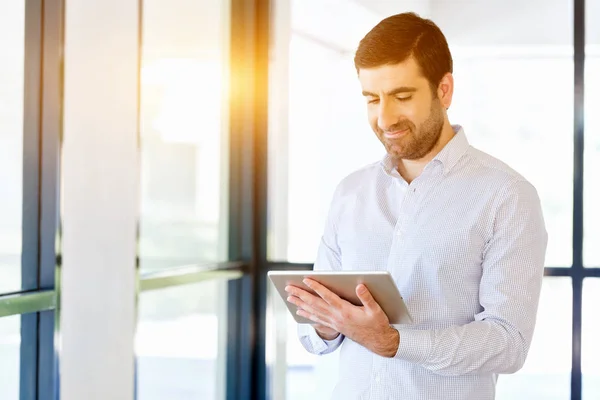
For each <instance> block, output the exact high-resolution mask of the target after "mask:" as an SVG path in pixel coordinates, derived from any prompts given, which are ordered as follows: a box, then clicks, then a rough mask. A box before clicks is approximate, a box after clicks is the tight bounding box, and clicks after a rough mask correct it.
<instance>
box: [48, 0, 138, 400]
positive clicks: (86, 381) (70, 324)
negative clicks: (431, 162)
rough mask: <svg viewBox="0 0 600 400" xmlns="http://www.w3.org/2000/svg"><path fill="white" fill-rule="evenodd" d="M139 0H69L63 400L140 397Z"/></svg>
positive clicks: (64, 159) (64, 163)
mask: <svg viewBox="0 0 600 400" xmlns="http://www.w3.org/2000/svg"><path fill="white" fill-rule="evenodd" d="M138 3H139V2H138V0H102V1H99V0H93V1H82V0H66V5H65V6H66V15H65V59H64V73H65V81H64V114H63V115H64V145H63V152H62V193H61V207H62V210H61V215H62V233H63V236H62V254H63V265H62V291H61V299H60V324H61V326H60V344H59V349H60V390H61V400H82V399H85V400H96V399H98V400H108V399H110V400H130V399H133V396H134V350H133V338H134V330H135V322H136V316H135V301H136V270H135V256H136V223H137V214H138V203H139V202H138V184H139V182H138V175H139V171H138V169H139V165H138V164H139V162H138V157H139V154H138V140H137V137H138V74H139V72H138V71H139V67H138V52H139V51H138V46H139V40H138V36H139V34H138V28H139V26H138V25H139V24H138V14H139V10H138Z"/></svg>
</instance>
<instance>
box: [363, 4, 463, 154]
mask: <svg viewBox="0 0 600 400" xmlns="http://www.w3.org/2000/svg"><path fill="white" fill-rule="evenodd" d="M354 65H355V67H356V70H357V72H358V76H359V80H360V83H361V86H362V90H363V95H364V96H365V98H366V100H367V103H368V115H369V123H370V124H371V127H372V128H373V130H374V131H375V133H376V134H377V136H378V138H379V140H381V142H382V143H383V145H384V146H385V148H386V150H387V151H388V153H389V154H390V155H391V156H392V157H393V158H395V159H409V160H417V159H420V158H422V157H424V156H425V155H427V154H428V153H429V152H430V151H431V150H432V149H433V148H434V147H435V145H436V144H437V143H438V140H439V138H440V135H441V133H442V129H443V127H444V123H445V121H446V119H447V116H446V110H447V109H448V107H449V106H450V103H451V101H452V92H453V86H454V83H453V79H452V56H451V54H450V50H449V48H448V43H447V42H446V38H445V37H444V35H443V34H442V32H441V31H440V29H439V28H438V27H437V26H436V25H435V24H434V23H433V22H432V21H430V20H427V19H423V18H420V17H419V16H417V15H416V14H414V13H405V14H398V15H394V16H391V17H389V18H386V19H384V20H383V21H381V22H380V23H379V24H377V26H375V27H374V28H373V29H372V30H371V31H370V32H369V33H368V34H367V35H366V36H365V37H364V38H363V39H362V40H361V41H360V44H359V46H358V49H357V51H356V55H355V57H354Z"/></svg>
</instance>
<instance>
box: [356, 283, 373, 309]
mask: <svg viewBox="0 0 600 400" xmlns="http://www.w3.org/2000/svg"><path fill="white" fill-rule="evenodd" d="M356 295H357V296H358V298H359V299H360V301H361V302H362V303H363V306H365V307H366V308H371V309H372V308H376V307H377V306H378V304H377V302H376V301H375V299H374V298H373V296H372V295H371V292H369V290H368V289H367V287H366V286H365V285H363V284H362V283H361V284H360V285H358V286H357V287H356Z"/></svg>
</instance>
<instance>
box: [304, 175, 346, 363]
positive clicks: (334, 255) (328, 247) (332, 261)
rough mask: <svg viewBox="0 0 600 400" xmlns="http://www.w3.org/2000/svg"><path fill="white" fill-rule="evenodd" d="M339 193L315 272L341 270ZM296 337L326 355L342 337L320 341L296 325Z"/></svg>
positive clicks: (308, 328) (306, 326) (306, 328)
mask: <svg viewBox="0 0 600 400" xmlns="http://www.w3.org/2000/svg"><path fill="white" fill-rule="evenodd" d="M338 191H339V187H338V189H336V192H335V193H334V195H333V200H332V202H331V206H330V209H329V213H328V215H327V220H326V223H325V229H324V231H323V235H322V237H321V242H320V244H319V248H318V251H317V258H316V260H315V264H314V268H313V269H314V270H315V271H338V270H341V269H342V256H341V251H340V248H339V246H338V244H337V224H336V219H337V217H336V215H337V211H338V210H337V207H336V200H337V197H338V196H337V194H338ZM298 337H299V339H300V343H301V344H302V346H303V347H304V348H305V349H306V350H307V351H308V352H310V353H313V354H327V353H331V352H332V351H334V350H336V349H337V348H338V347H339V346H340V345H341V344H342V342H343V340H344V335H342V334H340V335H339V336H338V337H337V338H335V339H333V340H324V339H322V338H321V337H320V336H319V335H318V334H317V332H316V331H315V329H314V328H313V327H312V326H311V325H309V324H298Z"/></svg>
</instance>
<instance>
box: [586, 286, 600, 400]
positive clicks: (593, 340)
mask: <svg viewBox="0 0 600 400" xmlns="http://www.w3.org/2000/svg"><path fill="white" fill-rule="evenodd" d="M598 304H600V279H591V278H588V279H586V280H584V281H583V310H582V312H583V321H582V327H581V328H582V332H581V334H582V337H581V341H582V343H581V372H582V374H583V383H582V385H583V386H582V394H583V396H582V398H583V399H584V400H588V399H589V400H592V399H597V398H598V393H600V314H599V313H598Z"/></svg>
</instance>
